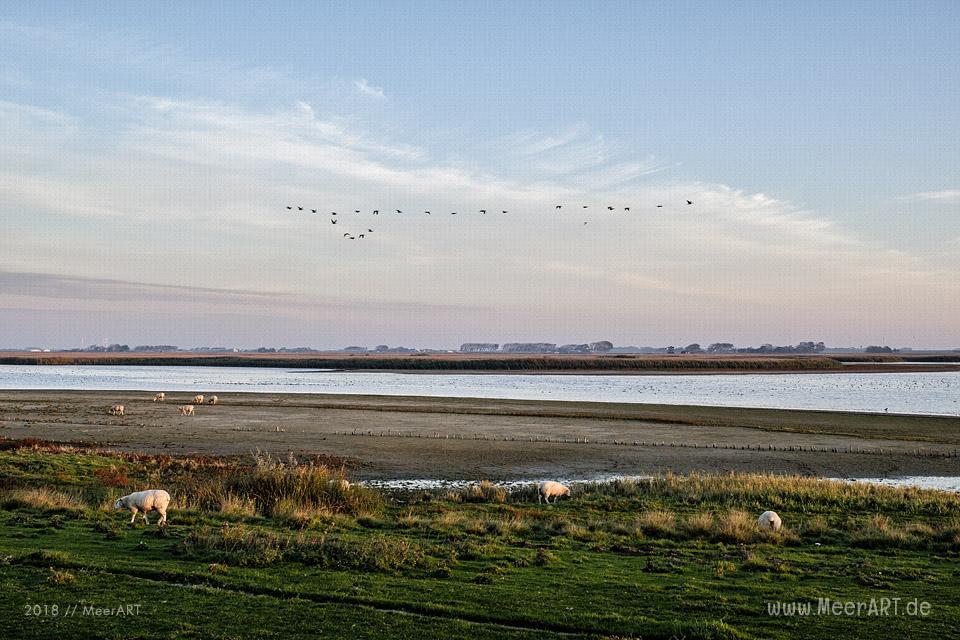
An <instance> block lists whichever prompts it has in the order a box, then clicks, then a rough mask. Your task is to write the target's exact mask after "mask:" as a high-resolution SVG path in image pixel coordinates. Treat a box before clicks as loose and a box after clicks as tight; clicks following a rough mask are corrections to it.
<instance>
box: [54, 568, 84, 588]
mask: <svg viewBox="0 0 960 640" xmlns="http://www.w3.org/2000/svg"><path fill="white" fill-rule="evenodd" d="M76 581H77V579H76V578H75V577H74V576H73V574H72V573H70V572H69V571H61V570H59V569H54V568H53V567H50V575H49V576H47V583H49V584H52V585H54V586H61V585H69V584H73V583H74V582H76Z"/></svg>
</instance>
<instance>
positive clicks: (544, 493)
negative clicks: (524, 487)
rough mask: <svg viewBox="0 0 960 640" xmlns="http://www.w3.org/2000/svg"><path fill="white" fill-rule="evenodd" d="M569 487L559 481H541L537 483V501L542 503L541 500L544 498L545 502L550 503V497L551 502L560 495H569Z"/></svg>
mask: <svg viewBox="0 0 960 640" xmlns="http://www.w3.org/2000/svg"><path fill="white" fill-rule="evenodd" d="M569 495H570V487H568V486H565V485H562V484H560V483H559V482H553V481H547V482H541V483H540V484H539V485H537V503H538V504H542V503H541V500H546V502H547V504H550V498H551V497H552V498H553V502H554V503H556V501H557V500H558V499H559V498H560V496H569Z"/></svg>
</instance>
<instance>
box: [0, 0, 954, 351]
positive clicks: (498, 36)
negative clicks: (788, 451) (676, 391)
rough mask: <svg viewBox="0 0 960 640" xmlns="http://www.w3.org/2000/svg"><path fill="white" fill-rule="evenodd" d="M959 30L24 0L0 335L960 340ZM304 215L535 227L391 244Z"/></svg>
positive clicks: (1, 195) (397, 227)
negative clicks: (114, 304) (691, 203)
mask: <svg viewBox="0 0 960 640" xmlns="http://www.w3.org/2000/svg"><path fill="white" fill-rule="evenodd" d="M958 43H960V5H958V4H957V3H955V2H946V3H936V2H926V3H893V2H890V3H810V4H799V3H789V4H788V3H782V4H777V5H772V4H771V3H738V4H722V3H705V2H698V3H662V4H658V3H636V2H625V3H615V2H608V3H572V2H570V3H533V2H526V3H466V2H462V3H457V2H437V3H428V2H421V3H343V4H323V5H319V6H318V5H317V4H316V3H302V4H298V3H282V4H275V5H267V6H263V5H260V4H250V5H248V6H241V5H239V4H238V3H168V4H165V5H164V7H163V8H162V9H161V10H159V11H158V10H153V11H145V10H144V9H143V8H142V7H137V6H136V5H130V4H125V3H114V4H93V5H90V4H83V3H77V4H71V5H69V6H65V5H63V4H62V3H50V4H44V3H29V4H27V3H23V4H22V5H21V6H4V8H3V9H0V134H3V136H4V139H6V140H8V142H9V143H8V144H7V145H6V146H5V149H3V150H0V161H2V165H0V167H2V169H0V214H2V219H0V231H2V232H3V236H4V238H3V239H0V318H4V321H3V325H2V329H0V343H3V344H4V345H8V346H16V345H22V344H27V343H29V344H43V345H46V344H51V345H55V346H73V345H75V344H77V343H78V341H80V340H81V339H84V340H86V342H88V343H89V342H95V341H100V340H101V339H103V338H109V339H111V340H116V341H130V342H168V341H172V342H175V343H178V344H183V345H191V344H199V343H209V342H211V341H220V342H225V343H230V344H242V345H248V346H256V345H257V344H279V343H286V344H292V343H302V344H311V345H313V346H321V347H327V346H330V347H332V346H341V345H342V344H345V343H346V342H360V343H362V344H375V343H378V342H391V343H404V344H416V345H428V344H429V345H435V346H450V345H455V344H458V343H459V342H461V341H468V340H479V339H484V340H486V339H490V340H494V341H507V340H511V339H544V340H546V339H550V340H556V341H567V340H570V341H583V340H589V339H603V338H609V339H613V340H614V341H615V342H617V343H621V344H622V343H631V344H637V343H643V344H660V343H663V344H667V343H671V344H672V343H681V342H684V341H694V340H696V341H700V342H708V341H712V340H721V339H723V340H727V339H729V340H730V341H733V342H740V343H745V342H752V343H759V342H766V341H769V342H796V341H799V340H802V339H825V340H827V341H828V342H833V343H842V344H865V343H874V342H879V341H881V340H886V341H887V342H891V343H897V344H919V345H926V346H941V347H955V346H960V329H958V328H957V323H956V322H955V321H954V320H953V318H955V317H956V313H957V311H958V310H960V308H958V304H960V303H958V302H957V300H958V299H960V222H958V218H957V213H958V209H960V175H958V173H960V169H958V167H960V139H958V134H960V79H958V74H957V73H956V71H955V70H956V69H957V68H960V44H958ZM688 196H689V197H691V198H693V199H695V200H696V201H697V207H696V209H695V211H689V210H685V209H682V208H678V207H674V208H673V209H670V207H667V210H665V211H658V210H656V209H652V208H651V207H652V206H653V202H654V201H657V200H661V199H662V200H667V201H669V202H671V203H674V202H682V201H683V200H684V199H685V198H686V197H688ZM292 199H299V200H302V201H304V202H308V203H316V204H317V205H318V206H322V207H324V208H340V209H349V210H352V209H353V208H360V209H363V210H365V211H366V210H367V209H372V208H376V207H380V208H383V209H392V208H394V207H400V208H404V209H406V208H410V209H411V210H412V209H418V210H419V209H427V208H437V209H456V208H464V209H467V208H470V209H479V208H481V207H487V208H489V209H500V208H501V207H502V208H507V209H509V210H511V212H512V216H511V217H510V218H509V219H508V221H507V220H504V219H501V220H498V221H497V223H496V226H494V223H491V222H484V221H483V219H480V218H478V217H477V216H476V215H474V216H472V217H471V218H469V219H466V220H463V221H462V222H461V220H460V219H457V223H456V224H457V226H453V225H452V223H451V222H450V220H449V219H445V220H443V221H442V222H438V221H435V220H432V219H431V220H430V221H429V222H428V221H427V220H426V219H424V218H422V217H420V218H416V219H413V218H407V219H403V220H398V219H396V218H392V219H389V220H377V222H378V224H380V226H381V229H378V230H377V231H378V232H381V231H382V233H380V235H373V236H372V237H373V238H376V240H375V241H372V242H369V243H367V244H366V245H365V246H364V247H363V248H362V249H358V248H357V247H356V246H354V247H349V245H345V244H344V243H343V242H342V241H340V238H338V237H337V236H338V235H339V234H333V233H331V232H330V231H332V229H327V228H325V227H324V228H321V225H320V224H319V222H320V221H310V222H305V221H303V220H296V219H291V218H290V217H284V213H285V212H284V211H281V210H280V208H281V207H282V205H285V204H287V201H288V200H291V201H292ZM555 200H557V201H560V200H562V201H564V202H569V203H574V202H584V203H592V204H593V205H594V207H595V208H596V207H599V206H602V205H603V204H605V203H607V202H610V203H614V204H624V203H629V204H631V205H632V209H633V210H634V211H637V210H638V209H639V210H642V211H643V213H642V214H640V215H634V216H633V217H632V218H629V219H627V218H625V217H623V216H621V217H620V218H615V219H614V218H610V217H606V218H604V217H602V216H600V214H599V212H598V213H596V214H594V213H593V212H591V215H594V216H597V217H595V218H590V219H589V220H583V221H581V220H576V221H573V220H571V219H570V218H563V219H557V217H556V216H555V215H554V214H553V213H552V211H551V207H550V206H549V204H548V203H552V202H553V201H555ZM395 203H400V204H395ZM570 206H572V204H571V205H570ZM568 208H569V207H568ZM571 215H572V214H571ZM322 222H323V224H326V223H327V220H326V219H324V220H322ZM369 222H370V221H369V220H367V221H365V222H364V223H363V225H366V224H368V223H369ZM582 222H589V223H590V225H592V226H589V225H587V226H586V229H584V228H583V227H584V225H582ZM357 224H359V222H358V223H357ZM578 225H579V226H578ZM338 229H339V227H338ZM191 230H200V231H199V232H191ZM107 238H110V240H108V241H107V240H106V239H107ZM380 238H383V239H382V240H381V239H380ZM348 247H349V248H348ZM51 278H59V280H56V282H57V283H58V284H57V285H56V286H53V285H51V282H52V280H51ZM64 283H67V284H64ZM119 283H129V285H128V284H122V285H121V284H119ZM67 285H69V286H67ZM119 287H123V300H122V303H121V306H122V308H119V309H116V310H115V312H113V313H109V314H106V313H104V312H103V311H101V310H100V308H99V306H98V305H95V304H92V303H91V302H90V300H92V299H96V298H97V296H103V297H104V298H105V299H113V298H114V297H115V296H116V295H117V293H118V288H119ZM152 287H161V288H165V287H169V288H173V289H163V291H165V292H169V291H181V292H182V295H183V297H184V299H185V303H184V305H183V308H182V309H180V310H179V311H177V312H174V311H172V310H171V309H170V308H169V305H166V306H164V305H160V304H159V303H157V302H156V300H158V299H159V298H161V297H163V296H159V295H158V293H157V290H156V289H152ZM178 288H179V289H178ZM198 290H208V291H207V292H206V293H198ZM238 292H240V293H238ZM248 294H249V295H254V294H255V295H256V296H260V297H258V298H257V300H258V301H259V302H256V303H251V302H250V300H248V299H247V298H243V296H246V295H248ZM164 295H166V294H164ZM195 296H196V299H195V298H194V297H195ZM236 296H241V298H242V299H240V300H238V299H236ZM64 305H66V308H67V309H71V310H72V312H73V314H74V315H73V318H74V320H73V321H71V322H64V321H63V320H62V318H57V317H56V315H55V312H56V311H57V310H59V309H63V308H64ZM211 317H216V318H219V320H217V321H211V320H210V318H211Z"/></svg>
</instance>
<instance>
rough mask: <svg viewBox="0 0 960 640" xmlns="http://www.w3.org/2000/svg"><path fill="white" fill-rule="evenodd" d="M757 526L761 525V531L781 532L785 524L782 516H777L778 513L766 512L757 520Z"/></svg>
mask: <svg viewBox="0 0 960 640" xmlns="http://www.w3.org/2000/svg"><path fill="white" fill-rule="evenodd" d="M757 524H758V525H760V528H761V529H767V530H769V531H780V527H782V526H783V522H782V521H781V520H780V516H778V515H777V512H776V511H764V512H763V513H761V514H760V517H759V518H757Z"/></svg>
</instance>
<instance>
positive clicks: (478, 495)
mask: <svg viewBox="0 0 960 640" xmlns="http://www.w3.org/2000/svg"><path fill="white" fill-rule="evenodd" d="M507 494H508V491H507V490H506V488H504V487H500V486H497V485H495V484H493V483H492V482H490V481H489V480H484V481H483V482H480V483H479V484H472V485H469V486H467V487H464V488H463V489H461V490H460V500H461V501H463V502H496V503H503V502H506V501H507Z"/></svg>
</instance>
